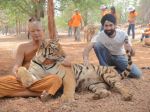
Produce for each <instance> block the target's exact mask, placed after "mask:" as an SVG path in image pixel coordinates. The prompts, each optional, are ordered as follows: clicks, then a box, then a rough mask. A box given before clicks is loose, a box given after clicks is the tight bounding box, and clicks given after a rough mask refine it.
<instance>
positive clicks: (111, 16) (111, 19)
mask: <svg viewBox="0 0 150 112" xmlns="http://www.w3.org/2000/svg"><path fill="white" fill-rule="evenodd" d="M105 21H110V22H112V23H113V24H114V25H115V24H116V18H115V17H114V16H113V15H112V14H106V15H105V16H103V17H102V19H101V24H102V26H104V23H105Z"/></svg>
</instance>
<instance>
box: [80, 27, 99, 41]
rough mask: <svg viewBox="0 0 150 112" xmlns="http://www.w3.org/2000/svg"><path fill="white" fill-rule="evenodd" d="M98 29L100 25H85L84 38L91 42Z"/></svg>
mask: <svg viewBox="0 0 150 112" xmlns="http://www.w3.org/2000/svg"><path fill="white" fill-rule="evenodd" d="M97 29H98V26H96V25H93V24H91V25H87V26H85V27H84V30H83V31H84V40H86V41H87V42H90V41H91V39H92V36H93V35H94V34H95V33H96V31H97Z"/></svg>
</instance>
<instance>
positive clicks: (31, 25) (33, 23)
mask: <svg viewBox="0 0 150 112" xmlns="http://www.w3.org/2000/svg"><path fill="white" fill-rule="evenodd" d="M33 26H39V27H41V29H43V26H42V23H41V22H40V21H38V20H34V21H31V22H30V23H29V25H28V29H30V27H33Z"/></svg>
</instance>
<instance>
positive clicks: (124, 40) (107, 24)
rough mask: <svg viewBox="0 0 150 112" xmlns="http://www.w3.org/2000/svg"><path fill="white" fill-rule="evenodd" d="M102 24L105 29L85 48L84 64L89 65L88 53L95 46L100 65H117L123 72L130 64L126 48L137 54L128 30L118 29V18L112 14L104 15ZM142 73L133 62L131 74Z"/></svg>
mask: <svg viewBox="0 0 150 112" xmlns="http://www.w3.org/2000/svg"><path fill="white" fill-rule="evenodd" d="M101 24H102V26H103V27H104V30H103V31H101V32H98V33H97V35H95V36H94V37H93V38H92V40H91V43H89V45H88V46H87V47H86V48H85V49H84V52H83V60H84V64H85V65H87V66H88V64H89V60H88V55H89V52H90V51H91V49H92V48H93V49H94V51H95V54H96V56H97V58H98V60H99V64H100V65H102V66H115V69H116V70H117V71H118V72H119V73H121V72H123V71H124V70H125V69H126V68H127V65H128V58H127V56H126V55H125V53H126V52H125V50H128V51H129V52H130V53H131V55H134V54H135V52H134V50H133V48H132V45H131V42H130V40H129V39H128V35H127V33H126V32H124V31H122V30H119V29H116V18H115V17H114V16H113V15H112V14H106V15H105V16H103V17H102V19H101ZM141 75H142V72H141V70H140V69H139V68H138V67H137V66H136V65H135V64H132V67H131V73H130V75H129V76H130V77H136V78H139V77H140V76H141Z"/></svg>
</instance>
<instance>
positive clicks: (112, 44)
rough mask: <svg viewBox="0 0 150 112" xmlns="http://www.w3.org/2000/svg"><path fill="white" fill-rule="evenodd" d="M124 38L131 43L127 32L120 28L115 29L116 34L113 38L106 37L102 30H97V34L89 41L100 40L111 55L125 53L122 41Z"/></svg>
mask: <svg viewBox="0 0 150 112" xmlns="http://www.w3.org/2000/svg"><path fill="white" fill-rule="evenodd" d="M126 39H127V40H128V42H129V44H130V45H131V42H130V40H129V39H128V35H127V33H126V32H124V31H122V30H119V29H116V35H115V37H114V38H110V37H108V36H107V35H106V34H105V33H104V31H101V32H98V34H97V35H95V36H94V37H93V38H92V40H91V42H93V43H95V42H100V43H101V44H103V45H104V46H105V47H106V48H107V49H108V50H109V51H110V53H111V54H112V55H124V54H125V49H124V42H125V40H126Z"/></svg>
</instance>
